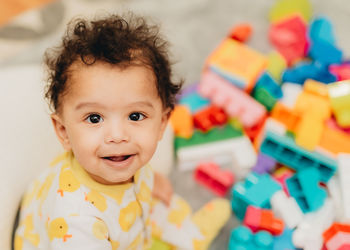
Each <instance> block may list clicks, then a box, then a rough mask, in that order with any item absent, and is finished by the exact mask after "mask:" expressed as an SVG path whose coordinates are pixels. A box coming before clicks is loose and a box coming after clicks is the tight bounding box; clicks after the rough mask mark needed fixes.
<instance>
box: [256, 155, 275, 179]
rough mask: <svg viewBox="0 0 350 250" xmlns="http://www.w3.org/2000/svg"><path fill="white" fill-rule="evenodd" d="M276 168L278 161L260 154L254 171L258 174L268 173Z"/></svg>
mask: <svg viewBox="0 0 350 250" xmlns="http://www.w3.org/2000/svg"><path fill="white" fill-rule="evenodd" d="M275 166H276V161H275V159H273V158H272V157H270V156H268V155H265V154H262V153H259V154H258V160H257V163H256V165H255V166H254V167H253V171H254V172H256V173H258V174H263V173H268V172H270V171H271V170H272V169H273V168H274V167H275Z"/></svg>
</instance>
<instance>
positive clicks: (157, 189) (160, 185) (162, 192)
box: [152, 171, 173, 206]
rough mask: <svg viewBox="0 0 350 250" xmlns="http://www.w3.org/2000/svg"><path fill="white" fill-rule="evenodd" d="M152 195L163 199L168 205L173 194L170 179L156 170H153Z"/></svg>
mask: <svg viewBox="0 0 350 250" xmlns="http://www.w3.org/2000/svg"><path fill="white" fill-rule="evenodd" d="M152 195H153V197H155V198H158V199H159V200H161V201H163V202H164V203H165V205H167V206H169V204H170V200H171V197H172V195H173V187H172V185H171V183H170V180H169V179H168V178H167V177H165V176H164V175H162V174H160V173H157V172H156V171H155V172H154V186H153V192H152Z"/></svg>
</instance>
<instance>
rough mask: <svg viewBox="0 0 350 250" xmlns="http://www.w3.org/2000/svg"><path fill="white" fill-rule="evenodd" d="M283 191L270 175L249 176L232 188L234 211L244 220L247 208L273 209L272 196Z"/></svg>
mask: <svg viewBox="0 0 350 250" xmlns="http://www.w3.org/2000/svg"><path fill="white" fill-rule="evenodd" d="M278 190H281V185H280V184H279V183H278V182H276V181H275V180H274V179H273V178H272V177H271V176H270V175H269V174H262V175H260V174H258V173H251V174H249V175H248V176H247V177H246V179H245V180H244V181H241V182H238V183H236V184H235V185H234V186H233V188H232V202H231V205H232V210H233V211H234V213H235V215H236V216H237V218H238V219H240V220H243V219H244V215H245V213H246V210H247V207H248V206H249V205H253V206H256V207H260V208H271V204H270V199H271V197H272V195H273V194H274V193H275V192H277V191H278Z"/></svg>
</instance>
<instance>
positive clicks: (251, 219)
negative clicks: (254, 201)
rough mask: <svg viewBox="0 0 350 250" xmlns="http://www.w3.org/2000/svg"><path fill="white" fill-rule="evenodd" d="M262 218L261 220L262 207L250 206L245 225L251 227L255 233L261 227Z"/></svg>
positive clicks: (246, 213) (244, 221)
mask: <svg viewBox="0 0 350 250" xmlns="http://www.w3.org/2000/svg"><path fill="white" fill-rule="evenodd" d="M260 220H261V209H260V208H257V207H254V206H248V207H247V210H246V212H245V216H244V220H243V225H245V226H247V227H249V228H250V229H251V230H252V232H253V233H255V232H257V231H258V230H259V228H260Z"/></svg>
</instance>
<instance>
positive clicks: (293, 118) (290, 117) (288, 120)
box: [271, 102, 300, 131]
mask: <svg viewBox="0 0 350 250" xmlns="http://www.w3.org/2000/svg"><path fill="white" fill-rule="evenodd" d="M271 117H272V118H274V119H275V120H277V121H279V122H281V123H283V124H284V125H285V126H286V127H287V129H288V130H289V131H294V130H295V128H296V126H297V124H298V122H299V120H300V116H299V115H298V114H297V113H296V112H293V111H292V110H291V109H289V108H288V107H287V106H285V105H284V104H282V103H281V102H277V103H276V105H275V106H274V108H273V109H272V111H271Z"/></svg>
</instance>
